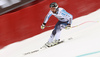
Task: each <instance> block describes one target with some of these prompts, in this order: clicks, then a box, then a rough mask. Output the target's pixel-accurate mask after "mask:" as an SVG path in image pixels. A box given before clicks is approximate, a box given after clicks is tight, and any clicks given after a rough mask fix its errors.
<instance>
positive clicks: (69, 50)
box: [0, 9, 100, 57]
mask: <svg viewBox="0 0 100 57" xmlns="http://www.w3.org/2000/svg"><path fill="white" fill-rule="evenodd" d="M73 26H76V27H74V28H71V29H69V30H65V29H63V30H62V33H61V36H60V39H61V40H65V42H64V43H61V44H59V45H56V46H54V47H50V48H47V49H44V50H40V51H38V52H35V50H38V49H39V48H40V47H41V46H43V45H44V44H45V43H46V42H47V41H48V39H49V37H50V34H51V32H52V30H49V31H46V32H43V33H41V34H38V35H36V36H34V37H32V38H28V39H25V40H23V41H20V42H16V43H13V44H10V45H8V46H6V47H5V48H3V49H1V50H0V57H100V9H98V10H97V11H95V12H92V13H90V14H88V15H85V16H81V17H78V18H76V19H74V20H73V23H72V27H73Z"/></svg>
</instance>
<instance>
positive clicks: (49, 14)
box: [43, 11, 52, 24]
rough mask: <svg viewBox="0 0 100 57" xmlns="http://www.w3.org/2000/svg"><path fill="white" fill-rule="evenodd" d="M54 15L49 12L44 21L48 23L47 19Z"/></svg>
mask: <svg viewBox="0 0 100 57" xmlns="http://www.w3.org/2000/svg"><path fill="white" fill-rule="evenodd" d="M51 15H52V13H51V11H49V13H48V14H47V16H46V17H45V19H44V22H43V23H45V24H46V23H47V21H48V20H49V18H50V16H51Z"/></svg>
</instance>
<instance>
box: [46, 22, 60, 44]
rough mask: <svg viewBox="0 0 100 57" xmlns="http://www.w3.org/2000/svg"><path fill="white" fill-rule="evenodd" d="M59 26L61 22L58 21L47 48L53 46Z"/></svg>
mask: <svg viewBox="0 0 100 57" xmlns="http://www.w3.org/2000/svg"><path fill="white" fill-rule="evenodd" d="M59 24H60V22H59V21H58V22H57V24H56V26H55V28H54V30H53V31H52V34H51V36H50V38H49V40H48V42H47V43H46V45H47V46H51V45H53V40H54V37H55V35H56V31H57V29H58V26H59Z"/></svg>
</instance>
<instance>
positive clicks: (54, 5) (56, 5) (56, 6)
mask: <svg viewBox="0 0 100 57" xmlns="http://www.w3.org/2000/svg"><path fill="white" fill-rule="evenodd" d="M51 7H54V8H56V9H57V8H58V4H57V3H56V2H53V3H51V4H50V8H51Z"/></svg>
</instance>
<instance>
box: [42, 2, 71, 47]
mask: <svg viewBox="0 0 100 57" xmlns="http://www.w3.org/2000/svg"><path fill="white" fill-rule="evenodd" d="M51 15H54V16H55V17H56V18H58V20H59V21H58V22H57V24H56V25H55V28H54V30H53V31H52V34H51V36H50V38H49V40H48V42H47V43H46V44H45V45H46V46H48V47H50V46H53V45H56V44H58V42H60V39H59V38H60V33H61V30H62V29H63V28H64V29H69V28H70V27H71V23H72V19H73V16H72V15H71V14H69V13H68V12H66V11H65V10H64V9H63V8H60V7H58V5H57V3H56V2H53V3H51V4H50V11H49V13H48V14H47V16H46V17H45V20H44V22H43V23H42V25H41V29H44V28H45V25H46V23H47V21H48V19H49V18H50V16H51Z"/></svg>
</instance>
